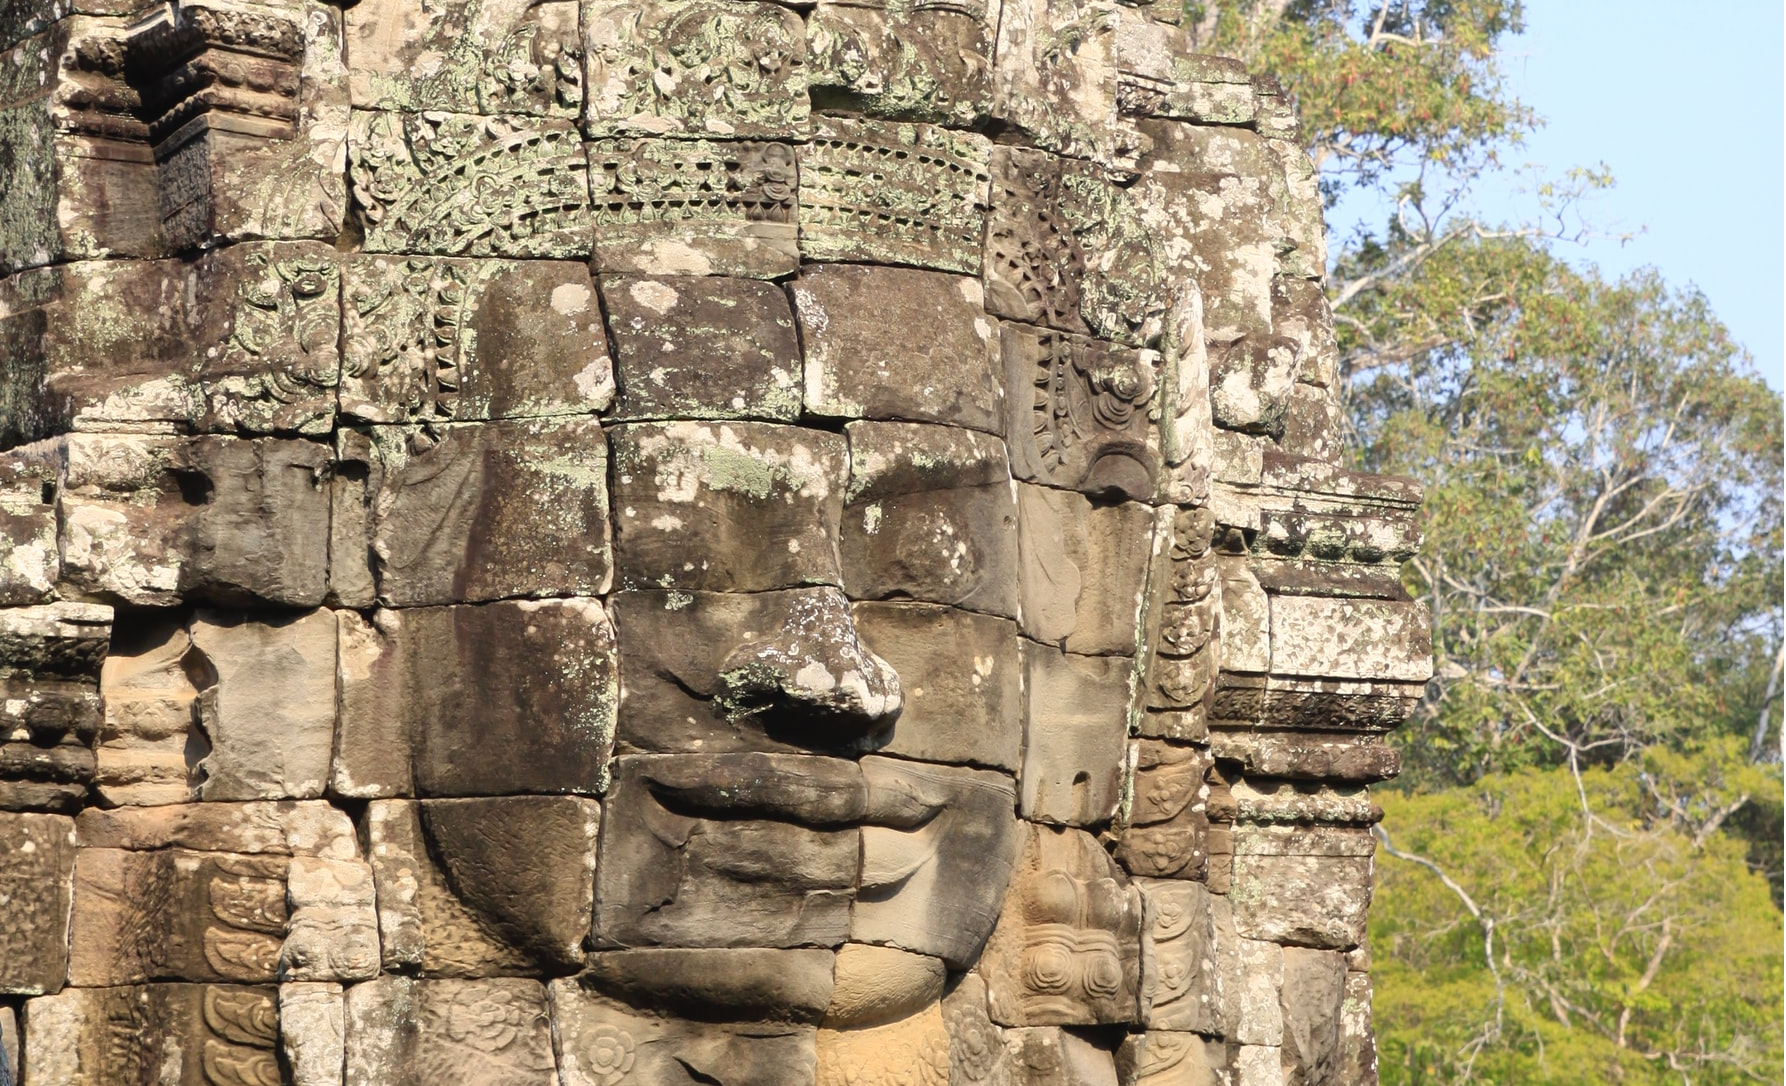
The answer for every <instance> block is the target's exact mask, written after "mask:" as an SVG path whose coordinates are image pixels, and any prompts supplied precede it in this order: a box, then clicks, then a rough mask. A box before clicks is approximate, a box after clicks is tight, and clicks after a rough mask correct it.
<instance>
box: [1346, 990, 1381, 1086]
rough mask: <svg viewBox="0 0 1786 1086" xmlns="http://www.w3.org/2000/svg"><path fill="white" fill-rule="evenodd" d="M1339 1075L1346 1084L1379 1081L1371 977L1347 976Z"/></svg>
mask: <svg viewBox="0 0 1786 1086" xmlns="http://www.w3.org/2000/svg"><path fill="white" fill-rule="evenodd" d="M1339 1018H1340V1039H1339V1058H1338V1073H1339V1075H1340V1079H1341V1081H1343V1082H1359V1083H1365V1084H1367V1086H1368V1084H1369V1083H1374V1082H1376V1081H1377V1039H1376V1036H1375V1034H1374V1033H1373V1031H1372V1028H1371V978H1370V974H1369V973H1362V972H1357V971H1353V972H1349V973H1347V974H1346V998H1345V1002H1344V1003H1342V1004H1341V1005H1340V1015H1339Z"/></svg>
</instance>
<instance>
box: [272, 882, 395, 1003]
mask: <svg viewBox="0 0 1786 1086" xmlns="http://www.w3.org/2000/svg"><path fill="white" fill-rule="evenodd" d="M285 905H286V912H287V914H288V920H287V924H286V936H285V944H284V945H283V946H282V947H281V948H280V951H279V979H280V980H284V981H356V980H369V979H371V978H372V977H375V976H377V975H378V964H379V945H378V913H377V909H376V907H375V901H374V889H373V881H372V868H371V867H369V866H368V865H367V864H366V862H365V861H363V860H359V859H353V860H332V859H324V858H320V857H311V856H298V857H294V858H293V859H292V861H291V866H290V867H288V868H287V869H286V881H285Z"/></svg>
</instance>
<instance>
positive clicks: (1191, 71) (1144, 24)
mask: <svg viewBox="0 0 1786 1086" xmlns="http://www.w3.org/2000/svg"><path fill="white" fill-rule="evenodd" d="M1118 13H1119V15H1120V19H1119V21H1118V23H1117V27H1116V42H1115V48H1114V53H1115V56H1116V68H1117V89H1116V95H1117V102H1118V104H1119V106H1120V108H1121V110H1122V112H1123V113H1126V114H1131V115H1138V116H1144V117H1170V118H1173V119H1175V120H1183V121H1192V122H1195V123H1197V124H1232V125H1244V124H1250V123H1251V122H1252V121H1253V118H1254V116H1255V115H1256V113H1257V108H1258V107H1257V103H1256V101H1255V96H1254V92H1253V84H1252V80H1251V79H1250V78H1249V77H1248V75H1247V70H1246V65H1245V64H1244V63H1243V62H1241V61H1238V60H1234V59H1232V58H1229V57H1218V56H1210V55H1199V54H1198V53H1197V52H1196V49H1195V42H1194V35H1193V34H1192V33H1191V32H1190V31H1189V29H1188V28H1186V27H1182V26H1174V25H1171V24H1170V23H1167V22H1164V21H1161V20H1159V19H1158V18H1156V17H1153V13H1151V12H1147V13H1143V12H1138V11H1136V10H1135V9H1133V8H1126V7H1125V8H1119V9H1118Z"/></svg>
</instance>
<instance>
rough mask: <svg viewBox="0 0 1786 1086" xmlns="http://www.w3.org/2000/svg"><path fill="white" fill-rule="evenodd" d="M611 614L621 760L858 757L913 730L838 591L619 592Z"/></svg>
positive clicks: (894, 683) (886, 668)
mask: <svg viewBox="0 0 1786 1086" xmlns="http://www.w3.org/2000/svg"><path fill="white" fill-rule="evenodd" d="M613 607H614V622H615V625H616V627H617V628H618V632H619V641H620V653H621V657H620V670H621V679H622V682H621V688H622V697H621V702H620V711H619V727H618V732H617V742H618V746H619V748H620V749H621V750H623V751H630V750H641V751H708V752H720V751H763V750H820V751H834V752H852V751H859V750H862V749H865V748H872V747H874V746H877V745H879V744H880V743H881V742H883V741H884V740H885V735H884V733H885V732H886V731H887V729H888V727H889V726H890V725H891V724H892V723H893V721H894V720H895V718H901V719H909V718H910V716H909V712H910V711H909V709H906V710H905V712H904V715H903V716H902V706H904V705H906V702H907V699H906V698H905V697H904V695H903V693H902V690H901V687H900V685H899V679H898V676H897V675H896V674H895V673H894V671H893V668H892V667H891V666H890V665H889V663H888V661H887V660H886V659H883V658H882V657H881V656H879V655H876V654H875V653H874V652H872V651H870V646H868V645H867V644H866V643H865V641H864V640H863V639H862V638H859V637H858V635H857V629H856V622H857V620H854V619H852V618H851V614H850V608H849V604H848V602H847V601H845V599H844V598H843V595H842V594H841V593H840V592H838V591H837V590H836V589H832V588H809V589H794V590H790V591H786V592H750V593H723V592H643V591H641V592H620V593H617V594H616V595H615V596H614V599H613ZM889 651H892V650H889Z"/></svg>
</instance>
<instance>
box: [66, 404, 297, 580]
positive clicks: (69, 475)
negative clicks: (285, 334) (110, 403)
mask: <svg viewBox="0 0 1786 1086" xmlns="http://www.w3.org/2000/svg"><path fill="white" fill-rule="evenodd" d="M62 450H63V451H62V455H63V456H64V457H65V458H66V459H65V473H66V474H65V477H64V483H63V490H62V497H61V524H62V528H61V547H62V568H63V579H64V580H65V582H66V583H67V584H68V586H69V587H70V588H71V589H73V590H74V591H78V592H87V593H93V594H96V595H98V596H99V597H101V598H108V599H119V600H123V601H126V602H129V603H134V604H143V605H149V606H165V605H167V604H170V603H173V602H176V601H177V600H180V599H187V600H194V599H213V600H220V601H228V602H240V601H243V600H248V599H254V600H262V601H265V602H267V603H272V604H279V605H284V606H291V607H315V606H316V605H318V604H320V603H321V602H322V601H323V596H324V594H325V591H326V588H327V580H328V569H329V537H328V532H327V531H325V530H321V527H322V526H324V525H327V524H328V523H329V506H328V494H327V491H326V490H325V489H324V486H323V483H324V481H325V477H326V476H327V474H328V471H329V462H330V457H329V452H328V449H327V448H326V447H325V446H323V445H320V444H317V443H314V442H310V441H292V440H282V439H271V438H265V439H243V438H233V437H194V438H174V437H126V436H123V435H109V434H108V435H101V434H72V435H69V436H68V437H67V438H65V439H63V444H62Z"/></svg>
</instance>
